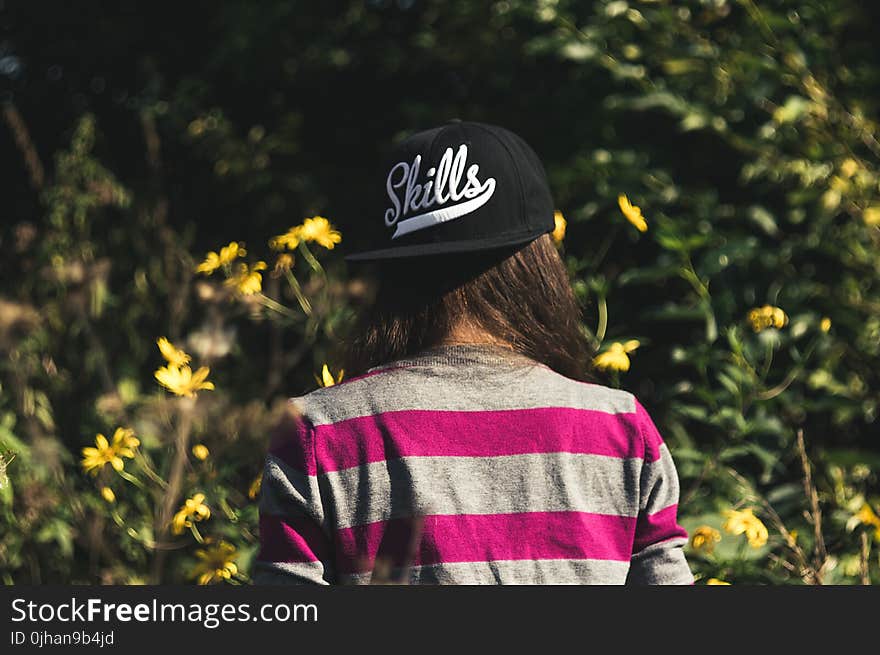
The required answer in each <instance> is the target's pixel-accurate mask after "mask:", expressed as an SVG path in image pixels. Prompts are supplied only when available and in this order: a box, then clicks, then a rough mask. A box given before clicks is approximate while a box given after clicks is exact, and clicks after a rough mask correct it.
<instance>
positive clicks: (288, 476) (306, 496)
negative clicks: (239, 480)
mask: <svg viewBox="0 0 880 655" xmlns="http://www.w3.org/2000/svg"><path fill="white" fill-rule="evenodd" d="M260 514H264V515H265V514H268V515H272V516H308V517H311V518H312V519H314V520H315V521H317V522H318V524H319V525H322V526H324V527H325V529H326V528H327V523H326V517H325V516H324V508H323V505H322V504H321V498H320V492H319V490H318V479H317V478H316V477H315V476H313V475H306V474H305V473H303V472H302V471H298V470H296V469H295V468H293V467H291V466H288V465H287V464H285V463H284V461H283V460H281V459H279V458H278V457H275V455H271V454H270V455H267V457H266V466H265V468H264V469H263V483H262V486H261V488H260Z"/></svg>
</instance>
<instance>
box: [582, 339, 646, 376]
mask: <svg viewBox="0 0 880 655" xmlns="http://www.w3.org/2000/svg"><path fill="white" fill-rule="evenodd" d="M638 347H639V342H638V341H637V340H636V339H631V340H630V341H627V342H626V343H620V342H619V341H615V342H614V343H612V344H611V346H610V347H609V348H608V350H606V351H605V352H603V353H599V354H598V355H596V357H595V358H593V364H595V365H596V366H597V367H598V368H601V369H603V370H609V369H610V370H612V371H628V370H629V355H628V353H631V352H633V351H634V350H635V349H636V348H638Z"/></svg>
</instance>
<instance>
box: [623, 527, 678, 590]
mask: <svg viewBox="0 0 880 655" xmlns="http://www.w3.org/2000/svg"><path fill="white" fill-rule="evenodd" d="M686 543H687V539H685V538H684V537H675V538H673V539H667V540H666V541H661V542H659V543H656V544H651V545H650V546H648V547H647V548H644V549H642V550H640V551H639V552H638V553H636V554H634V555H633V557H632V566H631V567H630V571H629V576H628V577H627V583H628V584H649V585H659V584H676V585H688V584H692V583H693V581H694V576H693V574H692V573H691V569H690V567H689V566H688V563H687V560H686V559H685V557H684V550H683V547H684V545H685V544H686Z"/></svg>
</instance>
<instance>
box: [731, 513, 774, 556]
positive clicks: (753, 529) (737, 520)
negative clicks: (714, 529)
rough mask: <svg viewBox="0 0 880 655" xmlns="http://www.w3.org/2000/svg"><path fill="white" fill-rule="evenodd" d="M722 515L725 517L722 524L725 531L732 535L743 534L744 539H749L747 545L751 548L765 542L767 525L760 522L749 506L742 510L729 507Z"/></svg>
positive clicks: (758, 546)
mask: <svg viewBox="0 0 880 655" xmlns="http://www.w3.org/2000/svg"><path fill="white" fill-rule="evenodd" d="M724 515H725V516H726V517H727V520H726V521H725V522H724V525H723V526H722V527H723V528H724V530H725V532H729V533H730V534H732V535H739V534H745V535H746V539H748V541H749V546H751V547H752V548H760V547H761V546H763V545H764V544H766V543H767V537H768V536H769V534H768V532H767V526H765V525H764V524H763V523H762V522H761V519H759V518H758V517H757V516H755V514H754V512H753V511H752V510H751V508H747V509H742V510H736V509H729V510H727V511H726V512H724Z"/></svg>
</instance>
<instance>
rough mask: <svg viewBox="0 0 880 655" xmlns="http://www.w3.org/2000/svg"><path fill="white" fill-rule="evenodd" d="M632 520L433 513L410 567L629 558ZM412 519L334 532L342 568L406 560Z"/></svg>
mask: <svg viewBox="0 0 880 655" xmlns="http://www.w3.org/2000/svg"><path fill="white" fill-rule="evenodd" d="M634 530H635V518H632V517H628V516H610V515H605V514H587V513H585V512H529V513H523V514H480V515H477V514H467V515H439V516H437V515H434V516H427V517H425V519H424V526H423V528H422V533H421V540H420V543H419V545H418V548H417V551H416V554H415V558H414V559H413V561H412V562H411V564H412V565H415V566H418V565H429V564H438V563H441V562H491V561H495V560H537V559H603V560H616V561H629V559H630V554H631V548H632V538H633V531H634ZM412 531H413V524H412V519H392V520H390V521H378V522H376V523H369V524H367V525H361V526H356V527H353V528H344V529H341V530H339V531H337V533H336V546H337V565H338V567H339V570H340V571H341V572H345V573H356V572H361V571H369V570H370V569H372V566H373V562H374V561H375V559H376V556H377V555H378V556H381V557H385V558H389V559H390V560H391V562H392V564H394V565H397V566H400V565H402V564H404V563H405V562H406V557H405V554H406V552H407V550H408V544H409V543H410V540H411V537H412Z"/></svg>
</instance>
